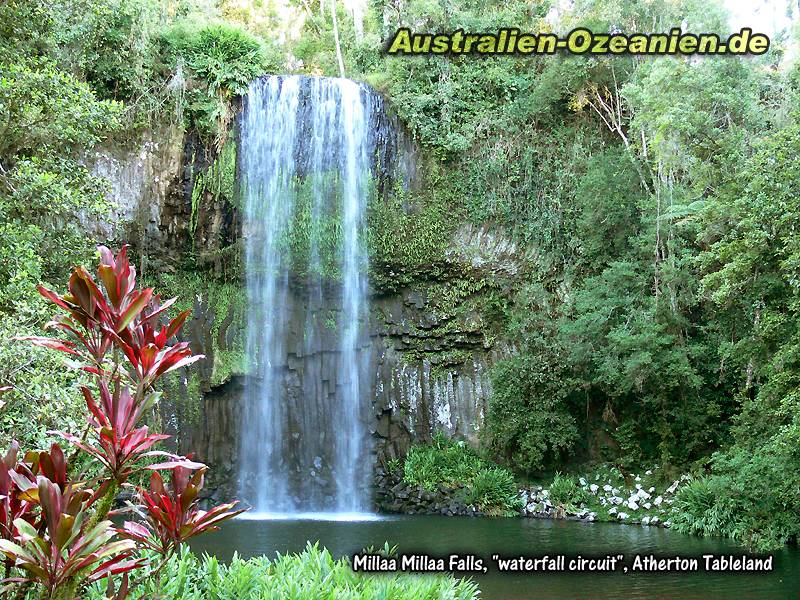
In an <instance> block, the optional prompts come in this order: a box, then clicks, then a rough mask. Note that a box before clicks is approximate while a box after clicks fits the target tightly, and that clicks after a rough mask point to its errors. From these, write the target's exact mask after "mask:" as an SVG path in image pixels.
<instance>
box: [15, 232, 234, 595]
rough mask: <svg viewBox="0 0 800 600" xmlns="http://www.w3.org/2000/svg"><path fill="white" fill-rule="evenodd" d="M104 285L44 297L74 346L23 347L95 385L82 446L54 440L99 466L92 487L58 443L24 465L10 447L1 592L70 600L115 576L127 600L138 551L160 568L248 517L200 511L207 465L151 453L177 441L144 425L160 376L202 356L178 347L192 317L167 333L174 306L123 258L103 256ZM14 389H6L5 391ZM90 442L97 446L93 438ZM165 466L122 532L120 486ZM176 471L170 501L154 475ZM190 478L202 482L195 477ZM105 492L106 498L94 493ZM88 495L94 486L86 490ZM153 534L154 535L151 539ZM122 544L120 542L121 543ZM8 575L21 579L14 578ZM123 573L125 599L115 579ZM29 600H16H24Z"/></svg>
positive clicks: (88, 393) (48, 341)
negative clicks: (8, 587) (7, 588)
mask: <svg viewBox="0 0 800 600" xmlns="http://www.w3.org/2000/svg"><path fill="white" fill-rule="evenodd" d="M99 251H100V259H101V260H100V263H101V264H100V267H99V268H98V271H97V273H98V278H99V281H100V283H101V285H102V289H101V287H100V285H98V284H97V283H96V282H95V280H94V278H93V277H92V276H91V275H90V274H89V273H88V272H87V271H86V270H85V269H83V268H82V267H78V268H76V269H75V270H74V271H73V273H72V276H71V277H70V279H69V284H68V293H67V294H64V295H63V296H59V295H58V294H56V293H55V292H52V291H50V290H48V289H46V288H44V287H42V286H39V291H40V292H41V294H42V295H43V296H44V297H45V298H47V299H49V300H50V301H52V302H53V303H54V304H56V305H57V306H59V307H60V308H62V309H63V310H64V311H65V314H62V315H60V316H58V317H56V319H55V320H53V321H51V322H50V323H49V324H48V327H50V328H56V329H59V330H61V331H63V332H66V333H67V335H68V336H70V337H71V338H72V339H71V340H67V341H65V340H59V339H53V338H46V337H24V338H18V339H24V340H29V341H31V342H33V343H34V344H36V345H38V346H42V347H45V348H52V349H55V350H59V351H61V352H64V353H66V354H67V355H69V356H70V360H69V362H68V364H69V365H70V366H72V367H74V368H79V369H81V370H83V371H85V372H87V373H90V374H92V375H94V377H95V379H96V384H97V395H95V394H94V393H93V392H92V390H90V389H89V388H88V387H86V386H84V387H82V388H81V391H82V393H83V397H84V400H85V401H86V407H87V409H88V411H89V417H88V428H87V430H86V433H85V434H84V437H83V438H80V437H78V436H76V435H74V434H72V433H69V432H51V433H56V434H57V435H59V436H61V437H63V438H65V439H67V440H69V441H70V442H72V443H73V444H74V445H75V446H76V447H77V448H78V451H82V452H85V453H86V454H88V455H89V456H91V457H92V458H94V459H95V460H97V461H98V462H99V463H100V464H101V465H102V467H103V471H104V475H102V476H101V477H100V478H98V479H95V480H93V481H94V483H92V482H88V481H84V482H79V481H75V480H73V479H72V478H70V477H69V470H68V466H67V460H66V459H65V457H64V453H63V452H62V450H61V447H60V446H59V445H58V444H53V445H52V447H51V448H50V451H49V452H39V453H28V454H27V455H26V456H25V460H24V461H22V462H20V461H18V458H17V455H18V450H19V447H18V445H16V443H14V444H13V445H12V447H11V449H10V450H9V451H8V453H7V454H6V456H5V457H4V458H3V459H2V461H0V554H3V555H4V556H5V559H6V561H5V566H6V577H5V579H4V582H13V583H16V584H18V585H32V584H38V585H40V586H41V587H42V588H43V590H44V596H43V597H44V598H48V599H54V600H74V598H75V596H76V595H77V594H78V593H79V592H80V589H81V586H83V585H86V583H88V582H91V581H95V580H97V579H100V578H103V577H107V578H108V579H109V583H108V589H109V593H110V595H112V596H113V598H114V599H115V600H124V598H125V597H126V596H127V594H128V589H129V587H132V586H133V585H135V584H130V585H129V582H128V579H127V572H128V571H130V570H131V569H134V568H137V567H140V566H142V565H143V562H144V561H143V560H130V557H131V553H132V552H133V550H134V549H136V548H140V547H141V548H150V549H155V550H158V551H159V552H160V553H161V555H162V557H163V560H162V563H161V565H160V566H159V567H158V568H157V569H155V570H154V571H151V573H150V574H155V575H156V576H158V575H157V573H158V571H159V570H160V568H161V567H162V566H163V565H164V564H165V563H164V561H165V560H166V559H167V558H168V557H169V556H170V555H171V554H172V553H173V552H174V551H175V549H177V547H178V545H179V544H181V543H182V542H183V541H185V540H186V539H188V538H190V537H193V536H195V535H198V534H199V533H202V532H204V531H209V530H212V529H214V528H215V527H216V525H218V524H219V523H220V522H222V521H224V520H226V519H229V518H231V517H233V516H235V515H237V514H239V513H240V512H242V511H241V510H232V509H233V507H234V505H235V504H236V503H235V502H234V503H230V504H224V505H221V506H218V507H216V508H212V509H211V510H209V511H202V510H200V509H199V506H198V499H197V495H198V492H199V490H200V489H201V488H202V485H203V474H204V473H205V470H206V466H205V465H203V464H201V463H196V462H193V461H191V460H188V459H184V458H181V457H178V456H175V455H173V454H170V453H167V452H162V451H158V450H152V449H151V448H152V447H153V446H154V445H155V444H156V443H157V442H159V441H162V440H164V439H167V438H168V437H169V436H166V435H162V434H152V433H150V432H149V431H148V428H147V427H146V426H144V425H141V426H140V421H141V419H142V416H143V414H144V413H145V411H147V410H148V408H150V407H151V406H152V405H153V403H154V402H155V401H156V399H157V397H158V394H157V392H155V391H154V385H155V383H156V381H157V380H158V378H159V377H161V376H162V375H164V374H165V373H168V372H170V371H172V370H174V369H178V368H180V367H185V366H188V365H190V364H192V363H193V362H195V361H196V360H199V359H200V358H203V357H202V355H192V352H191V350H190V349H189V346H188V344H186V343H185V342H174V341H173V342H172V343H170V342H171V341H172V340H173V338H175V336H176V335H177V334H178V332H179V331H180V329H181V327H182V326H183V324H184V322H185V321H186V318H187V317H188V315H189V311H184V312H182V313H180V314H179V315H178V316H177V317H175V318H174V319H172V320H169V321H167V322H166V323H160V322H159V321H160V319H161V318H162V317H163V315H164V314H165V312H166V311H167V309H168V308H169V307H170V306H171V305H172V304H173V303H174V302H175V299H174V298H173V299H172V300H168V301H167V302H164V303H163V304H162V303H161V301H160V299H159V297H158V296H156V295H154V294H153V290H152V288H147V289H144V290H137V289H136V269H135V268H134V267H133V266H132V265H131V264H130V261H129V260H128V257H127V247H123V248H122V250H121V251H120V252H119V254H118V255H117V256H114V255H113V254H112V253H111V251H110V250H108V248H105V247H103V246H100V247H99ZM5 389H6V388H3V390H5ZM89 433H93V434H94V435H93V436H88V434H89ZM155 455H166V456H168V457H169V458H170V461H169V462H166V463H161V464H156V465H149V466H147V467H145V468H148V469H150V470H153V471H154V472H153V474H152V476H151V489H150V490H149V491H148V490H143V489H139V494H140V497H141V499H142V501H143V502H144V506H143V507H142V508H141V513H140V514H143V516H145V524H144V525H141V524H135V523H130V522H126V523H125V527H124V528H123V529H122V530H117V529H115V528H114V527H113V525H112V524H111V522H110V521H107V520H105V517H106V515H107V514H108V512H109V509H110V507H111V502H112V500H113V498H114V495H115V493H116V491H117V489H118V488H119V486H120V485H121V484H123V483H124V482H126V481H127V480H128V478H130V476H131V475H133V474H134V473H135V472H136V471H137V470H138V469H141V468H142V465H141V462H142V459H143V458H145V457H152V456H155ZM162 469H163V470H170V471H171V473H172V484H171V487H170V492H167V488H166V487H165V485H164V482H163V480H162V479H161V476H160V475H158V473H157V470H162ZM192 471H194V472H195V474H194V475H191V473H192ZM97 483H99V487H97V488H96V489H92V487H93V486H94V485H95V484H97ZM90 485H91V486H92V487H90ZM146 532H150V533H146ZM119 534H122V535H123V536H124V538H125V539H124V540H122V541H114V538H115V537H116V536H117V535H119ZM12 568H16V569H20V570H22V571H24V572H25V573H26V576H25V577H8V574H9V571H10V570H11V569H12ZM115 573H125V576H124V579H123V583H122V585H121V586H120V588H119V590H118V591H116V590H114V586H113V583H112V581H111V576H112V575H113V574H115ZM26 591H27V589H26V588H23V589H21V590H19V591H18V593H17V595H16V597H17V598H22V597H24V596H25V593H26Z"/></svg>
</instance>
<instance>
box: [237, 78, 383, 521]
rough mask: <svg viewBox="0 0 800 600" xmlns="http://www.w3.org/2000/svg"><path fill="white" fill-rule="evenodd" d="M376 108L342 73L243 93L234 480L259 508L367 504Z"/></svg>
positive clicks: (344, 508)
mask: <svg viewBox="0 0 800 600" xmlns="http://www.w3.org/2000/svg"><path fill="white" fill-rule="evenodd" d="M381 111H382V104H381V102H380V98H379V97H378V96H377V95H375V94H374V93H372V92H371V91H370V90H369V89H368V88H366V87H365V86H362V85H360V84H358V83H355V82H353V81H349V80H346V79H333V78H316V77H300V76H285V77H278V76H270V77H264V78H260V79H257V80H256V81H254V82H253V83H252V84H251V86H250V89H249V92H248V95H247V98H246V103H245V107H244V111H243V115H242V117H241V120H240V145H239V156H240V186H241V194H242V198H243V209H244V217H245V221H244V226H243V237H244V240H245V264H246V276H247V294H248V322H247V355H248V357H250V361H251V364H250V372H251V376H250V377H248V378H247V380H246V383H245V390H244V410H243V412H242V423H241V444H240V454H239V464H240V466H239V481H240V494H241V496H242V498H243V499H244V500H245V501H247V502H249V503H250V504H252V505H253V507H254V509H255V511H256V512H257V513H279V514H287V513H288V514H292V513H300V512H337V513H354V512H363V511H368V510H369V507H370V500H369V493H368V490H369V483H370V477H371V461H370V459H369V456H370V447H369V443H368V428H367V426H366V419H367V413H368V412H369V398H368V396H369V390H370V386H371V382H370V381H369V377H368V365H367V361H368V350H369V332H368V327H367V325H368V322H369V306H368V300H367V266H368V265H367V257H366V249H365V210H366V204H367V197H368V195H369V193H370V191H371V189H372V183H371V182H372V177H371V170H372V169H373V168H374V166H375V165H374V164H373V163H375V162H376V157H377V162H380V156H381V154H382V153H383V154H385V150H384V149H382V148H381V145H382V144H384V143H385V135H384V134H385V129H382V128H381V127H375V123H376V122H380V120H381V119H380V114H381Z"/></svg>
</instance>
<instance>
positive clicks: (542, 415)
mask: <svg viewBox="0 0 800 600" xmlns="http://www.w3.org/2000/svg"><path fill="white" fill-rule="evenodd" d="M491 375H492V390H493V394H492V397H491V400H490V406H489V413H488V415H487V425H488V428H489V431H488V437H489V440H490V444H491V448H492V450H493V451H494V452H495V453H496V454H498V455H499V456H500V457H502V458H503V460H504V461H505V462H508V463H510V464H511V465H512V466H514V468H517V469H520V470H522V471H526V472H532V471H538V470H540V469H542V468H544V467H546V466H549V465H551V464H554V463H556V464H557V462H558V460H559V459H560V458H561V456H562V455H563V454H564V453H566V452H567V451H569V450H571V449H572V447H573V445H574V443H575V441H576V440H577V437H578V429H577V424H576V419H575V417H574V416H573V415H572V413H571V411H570V402H569V397H568V391H569V387H568V382H567V381H566V379H567V378H568V375H567V374H566V373H565V372H564V370H563V368H562V367H561V365H560V364H559V363H558V362H557V361H556V360H554V359H550V357H549V356H548V355H547V354H544V353H543V354H542V355H541V356H531V355H525V356H520V357H514V358H510V359H506V360H503V361H501V362H499V363H497V364H496V365H495V366H494V368H493V369H492V373H491Z"/></svg>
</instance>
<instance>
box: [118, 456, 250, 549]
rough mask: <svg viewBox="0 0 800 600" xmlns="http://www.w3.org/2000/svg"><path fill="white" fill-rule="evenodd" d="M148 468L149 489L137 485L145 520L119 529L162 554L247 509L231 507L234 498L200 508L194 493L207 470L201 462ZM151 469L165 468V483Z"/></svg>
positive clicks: (128, 536) (125, 535)
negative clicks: (168, 476)
mask: <svg viewBox="0 0 800 600" xmlns="http://www.w3.org/2000/svg"><path fill="white" fill-rule="evenodd" d="M148 468H149V469H153V470H154V471H153V474H152V475H150V489H149V490H146V489H144V488H139V496H140V498H141V501H142V503H143V506H142V508H143V509H144V516H145V520H144V522H142V523H136V522H132V521H126V522H125V523H124V525H123V528H122V531H121V533H122V535H123V536H124V537H127V538H129V539H132V540H136V541H137V542H139V543H140V544H142V545H143V546H144V547H147V548H150V549H151V550H154V551H156V552H158V553H160V554H162V555H164V556H168V555H170V554H172V553H174V552H175V551H176V550H177V549H178V547H179V546H180V545H181V544H182V543H183V542H185V541H186V540H188V539H189V538H192V537H194V536H196V535H199V534H201V533H205V532H208V531H215V530H216V529H217V525H219V524H220V523H222V522H223V521H226V520H227V519H230V518H232V517H235V516H236V515H238V514H241V513H243V512H244V511H245V510H247V509H238V510H234V507H235V506H236V504H238V502H236V501H234V502H230V503H228V504H220V505H219V506H216V507H214V508H212V509H211V510H208V511H205V510H201V509H200V503H199V498H198V495H199V493H200V490H201V489H203V482H204V477H205V472H206V470H207V467H206V466H205V465H204V464H202V463H193V462H189V461H180V462H172V463H164V464H162V465H153V466H151V467H148ZM155 469H169V471H170V472H171V482H170V485H169V486H167V485H165V484H164V480H163V479H162V478H161V475H160V474H159V472H158V471H157V470H155ZM192 471H194V473H192Z"/></svg>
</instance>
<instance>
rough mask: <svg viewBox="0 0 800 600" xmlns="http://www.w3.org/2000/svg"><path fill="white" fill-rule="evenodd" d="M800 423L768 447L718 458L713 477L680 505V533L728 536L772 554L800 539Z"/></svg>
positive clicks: (683, 494) (693, 487)
mask: <svg viewBox="0 0 800 600" xmlns="http://www.w3.org/2000/svg"><path fill="white" fill-rule="evenodd" d="M799 425H800V423H798V419H796V420H795V422H794V423H793V424H792V425H790V426H786V427H784V428H783V429H782V430H781V431H780V432H779V433H778V434H776V435H775V436H773V437H772V438H770V439H768V440H767V441H766V442H765V443H764V444H763V445H762V446H759V447H756V448H752V449H751V448H742V447H739V446H734V447H733V448H732V449H730V450H728V451H726V452H722V453H718V454H716V455H715V456H714V462H713V468H712V472H711V474H710V475H707V476H703V477H700V478H698V479H695V480H694V481H692V482H691V483H690V484H689V485H687V486H686V487H685V488H684V489H682V490H681V491H680V493H679V494H678V497H677V499H676V502H675V509H676V514H675V516H674V517H673V523H674V525H675V528H676V529H677V530H678V531H683V532H686V533H696V534H700V535H708V536H725V537H730V538H733V539H736V540H739V541H741V542H742V543H744V544H746V545H748V546H749V547H751V548H754V549H757V550H772V549H774V548H778V547H780V546H783V545H784V544H786V543H787V542H789V541H791V540H793V539H797V538H798V536H800V495H798V493H797V490H798V489H800V426H799Z"/></svg>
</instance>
